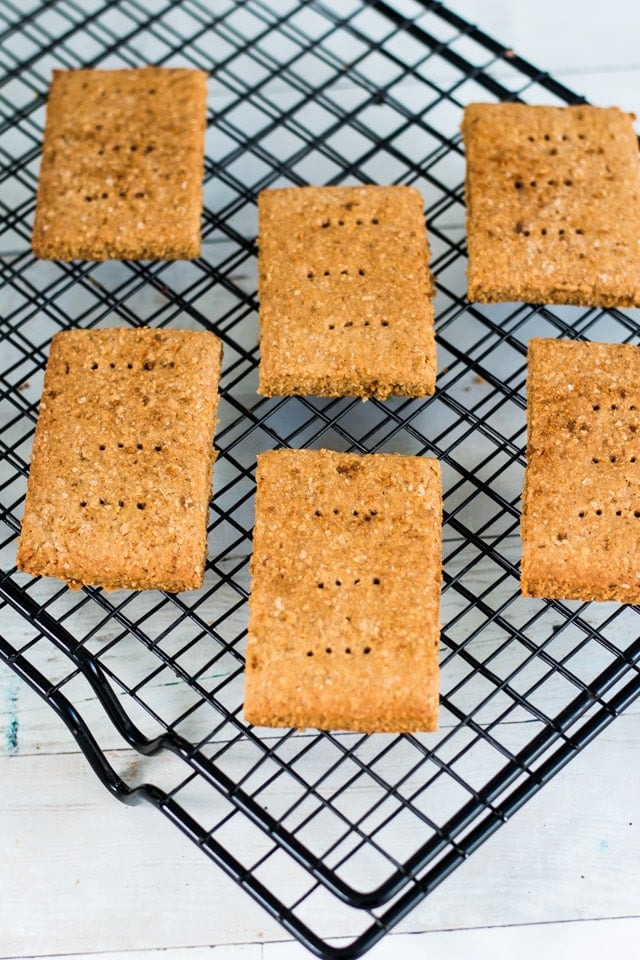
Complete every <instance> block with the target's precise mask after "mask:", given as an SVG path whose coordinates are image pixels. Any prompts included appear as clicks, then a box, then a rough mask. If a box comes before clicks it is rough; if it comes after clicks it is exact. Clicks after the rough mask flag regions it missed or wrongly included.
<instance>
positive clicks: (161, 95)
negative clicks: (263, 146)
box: [32, 67, 207, 260]
mask: <svg viewBox="0 0 640 960" xmlns="http://www.w3.org/2000/svg"><path fill="white" fill-rule="evenodd" d="M206 84H207V74H206V73H205V72H204V71H201V70H189V69H167V68H162V67H143V68H141V69H136V70H54V73H53V80H52V83H51V88H50V91H49V99H48V104H47V121H46V127H45V135H44V144H43V152H42V164H41V168H40V178H39V182H38V195H37V202H36V215H35V223H34V228H33V236H32V248H33V252H34V254H35V255H36V256H37V257H41V258H44V259H48V260H73V259H76V258H77V259H84V260H107V259H116V260H122V259H163V260H175V259H193V258H194V257H197V256H198V255H199V253H200V218H201V213H202V181H203V163H204V131H205V125H206V95H207V89H206Z"/></svg>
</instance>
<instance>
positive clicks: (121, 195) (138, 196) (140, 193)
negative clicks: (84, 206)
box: [84, 190, 146, 203]
mask: <svg viewBox="0 0 640 960" xmlns="http://www.w3.org/2000/svg"><path fill="white" fill-rule="evenodd" d="M118 196H119V198H120V199H121V200H127V199H128V197H129V194H128V193H127V191H126V190H119V191H118ZM132 196H133V197H135V199H136V200H143V199H144V198H145V197H146V193H145V192H144V190H136V192H135V193H134V194H132ZM84 199H85V201H86V203H91V202H92V201H93V200H108V199H109V194H108V193H106V192H105V193H100V194H98V193H95V194H93V196H91V194H87V195H86V196H85V198H84Z"/></svg>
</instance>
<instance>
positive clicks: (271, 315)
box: [258, 186, 436, 399]
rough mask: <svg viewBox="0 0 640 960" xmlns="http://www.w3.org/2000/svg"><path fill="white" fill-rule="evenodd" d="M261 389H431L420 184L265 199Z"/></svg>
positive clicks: (415, 393)
mask: <svg viewBox="0 0 640 960" xmlns="http://www.w3.org/2000/svg"><path fill="white" fill-rule="evenodd" d="M258 207H259V219H260V237H259V246H260V257H259V294H260V386H259V391H260V393H262V394H264V395H265V396H289V395H292V394H313V395H315V396H331V397H333V396H360V397H363V398H367V397H369V396H376V397H380V398H382V399H384V398H385V397H387V396H389V395H390V394H398V395H400V396H409V397H424V396H427V395H429V394H432V393H433V392H434V390H435V377H436V351H435V339H434V330H433V295H434V288H433V283H432V278H431V274H430V272H429V251H428V246H427V235H426V229H425V221H424V214H423V204H422V197H421V195H420V194H419V193H418V191H417V190H415V189H413V188H412V187H401V186H391V187H379V186H364V187H292V188H287V189H283V190H265V191H263V192H262V193H261V194H260V196H259V201H258Z"/></svg>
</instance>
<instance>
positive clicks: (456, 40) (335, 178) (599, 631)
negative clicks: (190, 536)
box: [0, 0, 640, 958]
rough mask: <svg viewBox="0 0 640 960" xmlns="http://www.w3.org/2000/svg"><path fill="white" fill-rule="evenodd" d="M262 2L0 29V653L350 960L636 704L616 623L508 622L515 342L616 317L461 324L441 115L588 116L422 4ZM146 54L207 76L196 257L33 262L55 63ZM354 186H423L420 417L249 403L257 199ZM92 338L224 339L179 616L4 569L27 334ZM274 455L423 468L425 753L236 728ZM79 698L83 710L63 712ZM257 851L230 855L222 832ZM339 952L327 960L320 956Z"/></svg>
mask: <svg viewBox="0 0 640 960" xmlns="http://www.w3.org/2000/svg"><path fill="white" fill-rule="evenodd" d="M273 6H274V9H272V8H271V5H270V4H269V3H268V2H266V0H247V2H246V3H243V4H238V3H235V2H232V0H220V2H219V4H217V5H216V6H215V8H214V12H213V13H211V12H210V11H209V10H208V9H207V4H205V3H204V2H202V0H185V2H183V3H181V4H174V3H169V2H167V3H166V4H164V5H162V6H161V5H160V4H158V5H154V10H153V12H150V11H149V10H147V9H145V5H144V3H142V2H141V0H92V2H90V3H88V4H85V3H84V2H83V3H82V4H80V3H79V2H78V0H59V2H58V3H57V4H55V5H51V4H48V3H46V2H44V3H42V4H41V6H40V7H37V8H35V9H34V10H32V11H31V12H30V13H29V14H27V15H26V16H23V15H21V14H20V13H19V11H18V10H17V9H16V8H15V7H14V5H13V0H6V2H5V3H4V4H3V8H2V10H1V11H0V118H1V120H0V137H2V140H1V141H0V157H1V158H2V163H3V168H2V171H1V172H0V190H2V196H1V198H0V214H1V216H2V222H1V224H0V244H1V245H2V246H1V247H0V252H1V254H2V256H1V258H0V270H1V271H2V281H3V288H4V290H5V294H4V300H3V303H4V304H5V306H4V308H3V312H4V316H3V319H2V322H1V327H0V332H1V341H0V342H1V343H2V345H3V346H2V349H3V359H2V364H1V367H2V370H1V371H0V413H1V417H2V419H1V420H0V445H1V446H0V449H1V450H2V457H3V459H2V470H3V472H2V475H1V476H0V490H1V491H2V506H1V508H0V509H1V513H0V520H1V522H2V530H3V531H4V532H3V533H2V539H1V540H0V549H1V550H2V554H3V557H4V558H6V563H5V569H6V572H5V573H4V574H2V576H1V578H0V609H1V610H2V620H1V623H2V634H3V636H1V637H0V657H1V658H2V659H3V660H4V661H5V662H6V663H7V664H9V665H10V666H11V667H12V668H13V670H14V671H15V672H16V673H17V674H18V675H19V676H20V677H22V678H23V679H24V680H25V681H26V682H27V683H28V684H29V685H30V686H31V687H32V688H33V689H35V690H36V691H37V692H38V693H39V694H40V695H41V696H42V697H43V698H44V699H45V700H46V701H47V702H48V703H49V704H50V705H51V706H52V708H53V709H54V710H55V711H56V712H57V714H58V716H59V717H60V718H61V719H62V720H63V721H64V723H65V724H66V725H67V726H68V727H69V729H70V730H71V732H72V733H73V735H74V737H75V738H76V740H77V742H78V744H79V746H80V748H81V749H82V751H83V752H84V754H85V755H86V757H87V759H88V761H89V762H90V764H91V766H92V768H93V769H94V771H95V772H96V774H97V775H98V776H99V778H100V779H101V781H102V782H103V783H104V785H105V786H106V787H107V788H108V789H109V790H110V791H111V792H112V793H113V794H114V795H115V796H117V797H118V798H119V799H120V800H124V801H126V802H135V801H137V800H138V799H144V800H146V801H149V802H151V803H152V804H154V805H155V806H156V807H157V808H158V809H159V810H161V811H162V813H164V814H165V815H166V816H168V817H169V818H170V819H171V820H172V821H173V822H174V823H175V824H176V826H177V827H178V828H179V829H180V830H182V831H183V832H184V833H185V834H186V835H187V836H189V837H190V838H191V839H192V840H193V841H194V842H195V843H197V844H198V845H199V846H200V847H201V848H202V850H203V851H204V852H205V853H206V854H207V856H209V857H210V858H211V859H212V860H214V861H215V862H216V863H218V864H219V866H221V867H222V869H224V870H225V871H226V872H227V873H228V874H229V875H230V876H232V877H233V878H234V879H235V880H236V881H237V882H238V883H239V884H240V885H241V886H242V887H243V888H244V889H245V890H247V891H248V892H249V893H250V894H251V896H253V897H254V898H255V899H256V900H257V901H259V902H260V903H262V904H263V906H264V907H265V908H266V909H267V910H268V911H269V913H271V914H272V915H273V916H274V917H276V918H277V919H278V920H279V921H280V922H281V923H282V925H283V927H284V928H285V929H286V930H288V931H289V932H290V933H291V934H292V935H293V936H295V937H297V938H298V939H300V940H301V941H302V942H303V943H305V944H306V945H307V947H308V948H309V949H310V950H312V951H314V952H315V953H317V954H318V955H319V956H323V957H336V958H337V957H345V958H346V957H356V956H359V955H360V954H362V953H363V952H364V951H366V950H367V949H368V948H369V947H371V946H372V944H373V943H375V942H376V941H377V940H378V939H379V938H380V937H382V936H383V935H384V934H385V932H386V931H388V930H389V929H391V927H393V926H394V925H395V924H397V923H398V921H399V920H400V919H401V918H402V917H403V916H405V915H406V913H407V912H408V911H410V910H411V909H412V908H413V907H414V906H415V905H416V904H417V903H418V902H419V901H420V900H421V899H422V898H423V897H425V896H426V895H427V894H428V893H429V892H430V891H431V890H433V889H434V888H435V887H436V886H437V885H438V884H439V883H440V882H442V880H443V879H445V877H446V876H448V874H449V873H451V872H452V870H454V869H455V868H456V867H457V866H458V865H459V864H461V863H462V861H463V860H464V859H465V858H466V857H467V856H469V854H470V853H471V852H473V850H475V849H476V848H477V847H478V846H479V845H480V844H481V843H483V842H484V840H486V839H487V838H488V837H489V836H490V835H491V834H492V833H493V832H494V831H495V830H496V829H497V828H498V827H499V826H500V825H501V824H502V823H503V822H504V821H505V820H506V819H507V818H508V817H509V816H511V815H512V814H513V813H514V812H515V811H516V810H517V809H518V808H519V807H520V806H521V805H522V804H523V803H524V802H525V801H526V800H527V799H529V797H530V796H532V795H533V794H534V793H535V792H536V791H537V790H538V789H539V788H540V787H541V785H543V784H544V783H545V782H546V781H548V780H549V779H550V777H552V776H553V775H554V774H555V773H556V772H557V771H558V770H559V769H561V767H562V766H563V765H564V764H565V763H567V762H568V761H569V760H570V759H571V758H572V757H573V756H574V755H575V753H576V752H577V751H578V750H580V749H582V748H583V747H584V746H585V745H586V744H587V743H588V742H589V741H590V740H591V739H592V738H593V737H594V736H595V735H597V733H599V732H600V731H601V730H602V729H603V728H604V727H605V726H606V725H607V724H608V723H609V722H610V721H611V720H612V718H613V717H615V716H616V715H617V714H618V713H619V712H620V711H621V710H623V709H624V708H625V707H626V706H627V705H628V704H629V703H630V702H631V701H632V700H633V699H634V698H635V697H637V696H638V694H639V693H640V673H639V669H638V663H639V661H640V640H638V639H637V635H638V622H637V614H638V611H637V610H636V609H635V608H633V607H620V606H613V607H611V606H608V605H605V606H601V605H598V606H597V607H594V606H593V605H591V606H589V605H585V604H566V603H560V602H551V603H544V602H542V601H524V600H523V599H522V598H521V597H520V595H519V587H518V575H519V571H518V562H517V556H518V541H517V530H518V520H519V508H518V497H519V492H520V486H521V480H522V471H523V467H524V459H523V457H524V443H525V423H524V419H525V418H524V409H525V399H524V386H525V352H526V341H527V339H528V337H529V336H531V335H532V334H533V333H535V334H536V335H539V334H541V333H542V334H546V335H550V336H562V337H578V338H586V337H589V338H594V339H612V340H624V341H635V340H637V335H636V329H637V324H636V323H635V322H634V320H633V317H632V315H631V314H630V313H621V312H619V311H602V310H595V309H575V308H573V309H561V308H557V309H551V308H544V307H540V306H535V305H528V306H527V305H508V306H505V307H494V308H491V307H489V308H483V307H478V306H472V305H470V304H468V303H467V301H466V299H465V295H464V275H463V272H462V266H463V263H464V256H465V246H464V229H463V185H462V177H461V176H459V175H458V171H459V164H458V166H456V162H458V161H460V158H461V145H460V138H459V135H458V133H457V126H458V123H459V119H460V109H461V107H462V106H463V105H464V103H465V102H467V100H468V99H469V98H470V97H471V96H473V97H474V98H476V99H477V98H478V96H483V97H484V98H494V99H495V98H499V99H523V100H536V99H544V100H545V101H546V102H554V103H573V102H580V100H581V98H578V97H576V96H575V95H574V94H573V93H571V91H569V90H567V89H566V88H565V87H563V86H561V85H560V84H558V83H556V82H555V81H553V80H552V79H551V78H550V77H549V76H548V75H547V74H545V73H542V72H540V71H539V70H537V69H535V68H534V67H532V66H531V65H530V64H528V63H526V62H525V61H524V60H522V59H521V58H520V57H518V56H516V55H515V54H514V53H513V52H512V51H510V50H507V49H505V48H504V47H502V46H501V45H500V44H498V43H496V42H495V41H494V40H492V39H491V38H489V37H487V36H486V35H484V34H483V33H482V32H481V31H479V30H478V29H476V28H475V27H473V26H471V25H470V24H468V23H466V22H465V21H463V20H462V19H461V18H460V17H458V16H456V15H454V14H453V13H451V12H450V11H448V10H447V9H446V8H444V7H443V6H441V5H440V4H439V3H436V2H426V0H425V2H416V0H396V3H394V4H392V3H385V2H379V0H370V2H365V0H349V2H345V3H337V2H331V0H327V2H322V0H318V2H313V0H312V2H296V0H290V2H287V3H284V4H282V5H281V8H282V9H283V10H284V12H282V9H281V11H280V12H279V11H278V5H277V4H275V5H273ZM178 7H179V8H180V17H181V20H180V29H179V30H178V27H177V26H176V24H177V23H178V21H177V20H175V15H176V11H177V8H178ZM149 61H150V62H154V63H157V64H159V65H162V64H164V63H176V62H182V63H186V64H189V65H193V66H197V67H200V68H204V69H207V70H209V71H210V72H211V73H212V77H213V81H212V84H213V85H214V86H215V89H216V91H217V92H218V94H219V97H220V101H219V102H218V103H217V109H216V110H215V113H213V112H212V114H211V116H210V127H211V130H212V134H213V136H212V139H211V145H210V146H208V149H207V161H206V184H205V187H206V190H205V212H204V238H205V247H204V251H203V255H202V257H201V258H200V259H199V260H197V261H195V262H194V263H193V264H166V263H137V262H124V263H119V264H115V265H114V264H111V265H106V266H105V265H96V264H91V263H69V264H63V263H60V264H44V263H42V262H38V261H36V260H35V259H34V258H33V256H32V255H31V253H30V249H29V240H30V232H31V220H32V215H33V207H34V196H35V187H36V182H37V162H38V157H39V151H40V145H41V136H42V121H43V107H42V104H43V97H44V95H45V93H46V88H47V85H48V80H49V75H48V71H49V69H50V67H51V66H53V65H55V66H61V67H77V66H103V65H106V66H115V65H130V66H136V65H140V64H142V63H145V62H149ZM443 78H446V82H445V79H443ZM416 92H417V94H418V96H417V97H416V96H415V94H416ZM372 111H373V114H372ZM374 115H375V116H374ZM372 117H373V119H375V124H374V123H373V122H372ZM374 126H375V129H374ZM407 136H409V137H411V138H413V140H414V141H416V142H418V143H419V142H421V139H422V140H423V141H424V144H425V149H424V153H420V152H419V151H418V155H417V156H414V157H413V158H412V157H411V155H410V154H411V151H412V149H413V147H411V146H410V147H409V149H407V144H408V141H407ZM380 171H381V173H380ZM385 171H388V172H387V173H386V175H385ZM376 173H377V178H378V179H379V180H382V176H385V180H386V182H391V181H395V182H403V183H415V184H417V185H418V186H419V187H421V188H422V189H423V192H424V195H425V198H426V200H427V219H428V224H429V231H430V238H431V243H432V253H433V258H432V268H433V271H434V273H435V277H436V283H437V288H438V302H437V336H438V344H439V356H440V373H439V378H438V392H437V394H436V396H435V397H434V398H430V399H428V400H425V401H415V400H400V399H393V400H390V401H389V402H387V403H382V402H380V401H377V400H372V401H370V402H369V403H367V404H366V405H362V404H361V403H360V401H357V400H349V399H338V400H318V399H314V398H288V399H280V400H277V399H276V400H267V399H261V398H258V397H257V396H256V395H255V387H256V383H257V377H256V368H257V345H256V325H255V312H256V307H257V305H256V298H255V255H256V250H255V244H254V240H253V232H252V230H251V220H250V217H248V216H247V213H248V212H249V213H251V212H252V211H253V210H254V207H255V200H256V196H257V193H258V192H259V190H260V189H263V188H265V187H269V186H273V185H281V184H283V183H287V184H302V183H304V182H306V181H307V180H309V179H312V178H313V181H314V182H331V183H342V182H354V181H355V182H367V181H369V180H371V179H376V176H375V174H376ZM113 324H116V325H132V326H136V325H140V324H149V325H154V326H155V325H157V326H164V325H167V324H175V325H177V326H191V327H195V328H205V329H211V330H213V331H214V332H215V333H216V334H217V335H218V336H220V337H221V338H222V340H223V342H224V344H225V348H226V354H225V364H224V371H223V378H222V384H221V423H220V427H219V430H218V434H217V437H216V446H217V448H218V450H219V451H220V457H219V459H218V461H217V465H216V476H215V480H214V498H213V501H212V505H211V514H210V535H211V536H210V550H209V555H210V560H209V561H208V565H207V575H206V578H205V585H204V587H203V589H202V590H201V591H197V592H195V593H193V594H183V595H178V596H171V595H162V594H159V593H152V594H140V595H138V594H132V593H122V592H118V593H115V594H107V593H105V592H104V591H102V590H97V589H85V590H83V591H81V592H80V593H78V594H72V593H71V592H70V591H68V590H67V589H66V588H63V587H61V586H60V585H59V584H55V583H51V582H49V581H42V580H39V579H32V578H29V577H27V576H25V575H22V574H19V573H18V572H17V571H16V569H15V565H14V564H15V543H16V538H17V535H18V531H19V527H20V516H21V511H22V505H23V500H24V492H25V486H26V476H27V469H28V459H29V447H30V442H31V437H32V433H33V427H34V424H35V419H36V415H37V402H38V397H39V383H40V382H41V377H42V371H43V369H44V365H45V363H46V355H47V350H48V342H49V340H50V337H51V335H52V333H53V332H55V331H56V330H58V329H64V328H67V327H72V326H82V327H87V326H101V325H107V326H108V325H113ZM474 378H475V379H476V380H477V381H481V382H478V383H474V382H473V381H474ZM465 392H466V393H468V395H469V396H468V397H465V396H464V395H463V394H464V393H465ZM470 400H471V401H472V402H469V401H470ZM269 446H294V447H297V446H329V447H332V446H333V447H336V446H337V447H339V448H341V449H354V450H359V451H365V452H373V451H377V450H383V449H384V450H399V451H401V452H411V453H415V454H417V455H421V454H423V453H426V452H428V453H429V454H431V455H435V456H437V457H439V458H440V460H441V461H442V463H443V467H444V476H445V524H444V534H445V543H444V553H445V566H444V591H443V632H442V641H443V648H442V657H441V666H442V697H441V702H442V723H441V732H440V733H439V734H438V735H437V736H433V735H430V736H401V737H391V736H382V735H376V736H372V737H364V736H360V735H357V736H356V735H353V734H341V733H328V732H312V733H306V734H301V733H296V732H294V731H283V732H279V733H277V734H275V733H274V732H273V731H258V730H255V729H252V728H250V727H248V726H247V725H246V724H245V723H244V721H243V720H242V715H241V700H242V671H243V655H242V650H243V645H244V639H245V633H246V599H247V594H248V557H249V554H250V540H251V524H252V519H251V505H252V494H253V478H254V469H255V452H256V450H258V449H261V448H264V447H269ZM467 450H470V451H471V454H472V457H471V461H468V460H467V454H466V451H467ZM478 582H480V584H481V586H480V587H479V586H478ZM169 686H171V688H172V691H173V692H171V695H170V696H169V695H168V694H167V689H168V688H169ZM80 690H84V691H85V697H86V696H88V695H91V696H92V697H94V698H97V700H98V702H99V703H100V704H101V706H102V708H103V715H102V717H95V716H92V719H91V720H90V721H87V720H86V719H85V718H84V717H83V714H82V711H81V710H80V709H79V708H78V707H77V706H76V704H77V703H79V702H80V699H79V698H78V692H79V691H80ZM176 711H177V712H176ZM113 728H115V730H116V731H117V733H118V734H119V736H120V737H122V738H123V739H124V741H125V742H126V743H127V744H128V745H129V746H130V747H132V748H133V749H134V750H136V751H137V752H138V753H140V754H143V755H145V756H151V755H153V754H156V753H158V752H159V751H169V752H171V753H173V754H174V755H175V757H176V762H177V771H176V774H175V776H174V779H173V780H172V781H171V783H170V784H169V786H165V787H160V785H159V784H158V783H156V782H154V761H153V760H150V761H149V762H148V764H147V765H146V766H145V770H146V771H147V772H148V775H149V782H148V783H144V784H142V785H138V786H132V785H130V784H128V783H127V782H126V780H125V779H124V778H123V776H121V775H120V774H119V773H118V771H117V770H115V769H114V768H113V767H112V766H111V765H110V764H109V762H108V760H107V758H106V755H105V752H104V747H103V746H102V745H101V742H100V741H101V740H103V739H105V738H106V739H108V738H109V736H111V735H112V730H113ZM514 731H515V732H514ZM203 796H204V798H205V799H204V801H203ZM405 826H406V829H405ZM228 828H231V829H230V830H229V829H228ZM252 831H253V836H254V839H255V838H257V842H256V844H255V845H254V846H253V847H251V850H253V851H254V852H253V853H252V854H250V853H249V851H248V850H247V849H245V847H244V846H243V843H242V837H243V835H244V834H246V833H247V832H248V833H249V834H251V832H252ZM408 837H412V840H409V839H408ZM257 849H260V850H261V852H260V853H259V854H257V853H256V852H255V851H256V850H257ZM291 877H293V878H295V881H296V883H295V890H294V892H292V888H291V886H290V883H289V878H291ZM371 878H373V880H372V879H371ZM292 882H293V880H291V883H292ZM327 899H328V901H329V902H330V903H331V905H332V916H333V917H334V918H335V919H333V920H332V925H331V927H330V928H329V929H324V928H322V924H318V923H317V922H316V913H317V910H316V907H315V905H316V902H318V903H319V902H322V903H323V904H325V906H326V903H327ZM326 913H327V911H326V909H325V910H324V915H326ZM339 934H343V935H345V936H346V937H347V939H348V943H347V945H346V946H338V947H337V946H330V945H329V939H330V938H332V937H336V936H337V935H339Z"/></svg>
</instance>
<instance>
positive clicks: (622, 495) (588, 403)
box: [521, 339, 640, 603]
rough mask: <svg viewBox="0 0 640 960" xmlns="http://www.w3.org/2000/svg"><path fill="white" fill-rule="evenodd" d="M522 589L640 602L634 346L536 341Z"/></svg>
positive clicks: (639, 370) (639, 444)
mask: <svg viewBox="0 0 640 960" xmlns="http://www.w3.org/2000/svg"><path fill="white" fill-rule="evenodd" d="M527 390H528V407H527V419H528V431H529V432H528V450H527V455H528V464H527V470H526V477H525V489H524V504H523V513H522V546H523V553H522V573H521V579H522V592H523V593H524V595H525V596H529V597H550V598H556V599H568V600H619V601H621V602H622V603H639V602H640V538H639V536H638V530H639V529H640V347H637V346H632V345H630V344H611V343H579V342H575V341H570V340H566V341H564V340H560V341H558V340H546V339H536V340H531V341H530V343H529V356H528V379H527Z"/></svg>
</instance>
